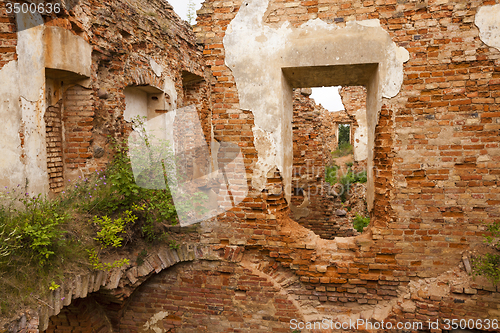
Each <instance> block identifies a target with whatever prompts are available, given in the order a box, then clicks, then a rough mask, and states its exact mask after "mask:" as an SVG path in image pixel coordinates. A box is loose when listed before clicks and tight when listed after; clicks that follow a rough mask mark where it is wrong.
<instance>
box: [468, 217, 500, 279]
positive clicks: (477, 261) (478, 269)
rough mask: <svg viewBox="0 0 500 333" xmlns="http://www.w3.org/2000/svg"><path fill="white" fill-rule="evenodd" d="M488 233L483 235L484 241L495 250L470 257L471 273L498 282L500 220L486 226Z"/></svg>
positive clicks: (499, 267)
mask: <svg viewBox="0 0 500 333" xmlns="http://www.w3.org/2000/svg"><path fill="white" fill-rule="evenodd" d="M487 231H488V232H489V233H490V235H485V236H484V241H485V242H486V243H487V244H489V245H491V246H492V247H493V248H494V249H495V250H496V251H495V252H494V253H485V254H482V255H477V256H474V257H472V274H473V275H474V276H479V275H483V276H485V277H486V278H488V279H489V280H490V281H491V282H493V283H494V284H498V283H499V282H500V254H499V253H498V250H499V249H500V220H498V221H495V222H493V223H491V224H489V225H488V226H487Z"/></svg>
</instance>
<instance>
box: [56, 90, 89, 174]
mask: <svg viewBox="0 0 500 333" xmlns="http://www.w3.org/2000/svg"><path fill="white" fill-rule="evenodd" d="M93 93H94V92H93V91H92V90H90V89H85V88H83V87H81V86H73V87H72V88H70V89H68V90H67V91H66V94H65V98H64V116H63V122H64V130H65V133H64V138H65V142H64V163H65V167H66V168H67V169H70V170H71V169H79V168H81V169H84V168H85V167H86V166H87V161H88V159H90V158H91V157H92V154H91V152H90V146H91V143H92V130H93V128H94V126H93V123H94V116H95V112H94V106H93V104H94V102H93V99H94V98H93Z"/></svg>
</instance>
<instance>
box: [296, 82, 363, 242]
mask: <svg viewBox="0 0 500 333" xmlns="http://www.w3.org/2000/svg"><path fill="white" fill-rule="evenodd" d="M311 91H312V89H308V88H302V89H294V90H293V122H292V131H293V171H292V197H291V205H290V206H291V217H292V218H293V219H294V220H295V221H297V222H298V223H299V224H301V225H303V226H304V227H306V228H308V229H310V230H312V231H314V232H315V233H316V234H317V235H319V236H320V237H321V238H324V239H333V238H335V237H349V236H356V235H358V234H359V232H362V231H363V227H364V226H366V225H367V222H368V221H369V217H368V215H369V214H368V210H367V202H366V192H367V190H366V188H367V186H366V182H367V180H368V179H367V152H366V149H367V145H366V142H365V141H366V137H367V126H366V89H365V88H364V87H362V86H354V87H344V88H342V89H340V96H341V97H342V103H343V105H341V107H338V106H337V107H335V108H336V109H337V110H335V111H331V110H328V109H326V108H325V107H323V105H322V104H321V103H319V102H317V101H316V100H314V98H313V97H312V96H314V95H311ZM316 96H318V95H316ZM332 98H333V96H332ZM318 99H319V100H321V98H318ZM325 104H327V103H325ZM330 108H331V107H330ZM339 109H340V110H339ZM361 141H364V142H361ZM360 158H362V160H361V159H360ZM360 221H361V222H360ZM363 223H364V224H363Z"/></svg>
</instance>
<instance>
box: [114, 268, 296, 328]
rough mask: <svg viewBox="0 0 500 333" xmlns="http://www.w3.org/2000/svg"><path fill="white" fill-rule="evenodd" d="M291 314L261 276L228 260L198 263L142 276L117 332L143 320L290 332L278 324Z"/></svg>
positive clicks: (292, 309)
mask: <svg viewBox="0 0 500 333" xmlns="http://www.w3.org/2000/svg"><path fill="white" fill-rule="evenodd" d="M156 314H159V315H160V316H161V317H160V318H161V319H160V320H158V322H157V323H155V322H154V321H153V320H152V319H153V316H154V315H156ZM293 318H298V313H297V310H296V308H295V307H294V305H293V303H292V301H291V300H290V299H288V297H287V295H286V294H283V293H280V292H279V289H278V288H277V286H275V285H274V284H273V283H272V282H271V281H269V280H268V279H266V278H265V277H262V276H259V275H257V274H255V273H253V272H252V271H250V270H248V269H244V268H241V267H240V266H239V265H237V264H234V263H221V262H206V261H203V262H198V263H195V264H182V265H176V266H175V267H173V268H170V269H168V270H167V271H164V272H162V273H160V274H158V275H155V276H153V277H152V278H151V279H150V280H148V282H147V283H145V284H144V285H143V286H141V287H140V288H139V289H138V290H137V292H136V293H135V294H134V295H133V296H132V297H131V299H130V302H129V304H128V306H127V310H126V311H125V313H124V315H123V319H122V321H121V323H120V332H123V333H132V332H141V329H142V328H144V323H146V322H149V323H151V325H150V326H149V329H150V330H151V331H153V330H154V328H157V329H160V330H164V331H169V330H170V331H172V332H193V333H194V332H222V331H227V332H266V333H267V332H290V330H289V329H288V328H286V325H284V323H288V322H290V320H291V319H293Z"/></svg>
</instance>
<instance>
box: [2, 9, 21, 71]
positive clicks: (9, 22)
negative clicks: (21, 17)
mask: <svg viewBox="0 0 500 333" xmlns="http://www.w3.org/2000/svg"><path fill="white" fill-rule="evenodd" d="M6 3H7V2H5V1H3V2H2V3H0V69H2V67H3V66H5V64H6V63H7V62H9V61H11V60H16V59H17V54H16V46H17V34H16V31H17V28H16V22H15V19H14V15H13V14H7V8H6V7H5V4H6Z"/></svg>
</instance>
